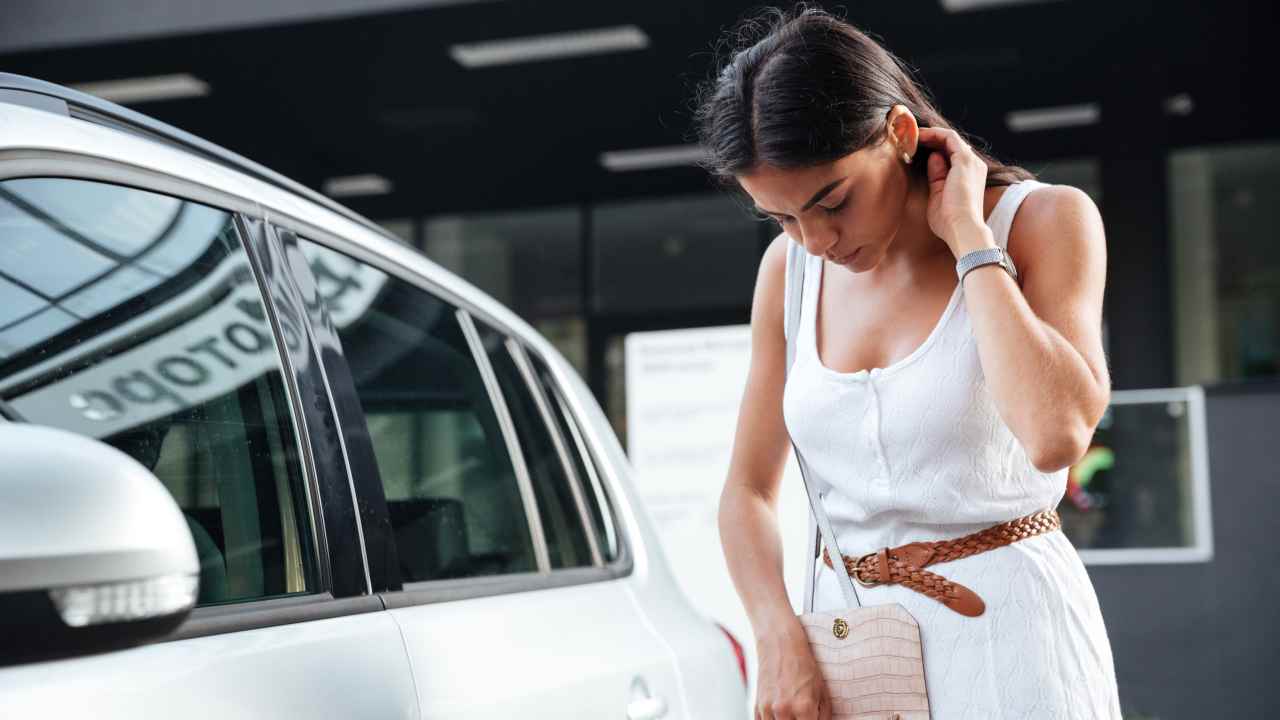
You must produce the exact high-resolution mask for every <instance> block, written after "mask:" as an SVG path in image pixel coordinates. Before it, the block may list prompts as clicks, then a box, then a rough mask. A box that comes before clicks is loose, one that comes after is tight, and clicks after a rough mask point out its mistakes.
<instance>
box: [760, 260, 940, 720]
mask: <svg viewBox="0 0 1280 720" xmlns="http://www.w3.org/2000/svg"><path fill="white" fill-rule="evenodd" d="M788 242H789V245H788V248H787V284H788V288H787V290H788V291H787V303H788V307H787V309H786V313H785V315H786V318H785V320H786V336H787V371H788V372H790V369H791V363H792V360H793V359H794V357H795V345H796V340H795V336H796V334H797V333H798V332H799V326H800V323H799V319H800V306H801V303H802V301H803V298H804V271H803V268H804V262H805V259H806V257H807V253H805V252H804V251H803V250H802V249H800V248H799V247H798V246H797V245H796V243H795V242H794V241H791V240H789V241H788ZM792 449H793V450H794V451H795V454H796V460H797V461H798V462H799V464H800V477H801V480H802V482H803V483H804V489H805V494H806V495H808V496H809V507H810V509H811V510H812V513H811V514H810V517H809V533H808V537H811V538H813V545H812V546H810V549H809V553H808V556H809V557H808V571H807V572H808V574H807V575H806V578H805V594H804V610H805V611H804V612H803V613H801V614H800V615H799V616H798V617H799V619H800V623H801V624H802V625H803V626H804V630H805V634H806V635H807V636H808V639H809V647H810V648H811V649H812V650H813V657H814V659H815V660H816V661H817V663H818V668H819V670H820V671H821V673H822V676H823V679H824V680H825V681H826V685H827V690H828V692H829V693H830V702H831V717H832V720H845V719H847V720H854V719H855V718H856V719H857V720H927V718H928V717H929V698H928V694H927V692H926V690H925V683H924V654H923V648H922V646H921V644H920V626H919V625H918V624H917V623H916V620H915V618H913V617H911V614H910V613H908V612H907V610H906V608H904V607H902V606H901V605H899V604H897V603H892V604H886V605H876V606H872V607H863V606H862V602H861V601H860V600H859V599H858V592H857V589H856V588H854V586H853V579H852V578H851V577H850V576H849V571H848V568H846V567H845V564H844V563H843V562H835V563H833V564H832V568H833V569H834V570H835V571H836V574H837V575H838V576H839V578H840V590H841V592H842V593H843V594H844V599H845V604H846V606H847V607H846V608H845V609H843V610H835V611H832V612H814V611H813V591H814V588H813V585H814V577H813V575H814V572H813V571H814V568H815V566H816V563H817V555H818V550H819V545H818V542H819V540H824V541H825V542H826V545H827V547H828V548H829V549H830V552H832V553H835V557H836V558H841V557H843V556H842V555H840V548H839V546H838V545H837V544H836V538H835V533H833V532H832V531H831V523H830V522H829V520H828V518H827V513H826V511H825V510H824V509H823V506H822V493H818V494H817V495H816V496H815V495H814V489H813V487H812V486H811V485H810V484H809V479H808V475H809V473H808V467H807V466H806V465H805V462H804V457H803V456H802V455H801V454H800V449H799V448H798V447H796V446H795V443H794V442H793V443H792ZM815 520H816V522H817V532H815V529H814V522H815Z"/></svg>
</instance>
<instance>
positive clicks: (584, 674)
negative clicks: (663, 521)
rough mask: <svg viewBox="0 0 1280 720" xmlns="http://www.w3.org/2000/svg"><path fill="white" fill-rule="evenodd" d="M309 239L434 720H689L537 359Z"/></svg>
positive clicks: (470, 315) (438, 297)
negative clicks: (624, 578) (375, 479)
mask: <svg viewBox="0 0 1280 720" xmlns="http://www.w3.org/2000/svg"><path fill="white" fill-rule="evenodd" d="M300 243H301V246H302V248H303V251H304V255H306V256H307V257H308V258H309V261H310V264H311V266H312V268H313V269H314V271H315V275H316V279H317V282H318V283H319V284H320V285H321V286H322V287H324V286H327V287H324V289H322V291H321V292H320V293H319V294H320V295H321V296H323V297H324V298H325V299H326V303H327V304H328V305H330V307H331V314H332V316H333V318H334V319H333V325H334V326H335V327H337V328H338V334H339V335H340V337H341V349H342V354H343V357H344V358H345V360H346V362H347V363H348V364H349V367H350V376H351V377H352V378H353V380H354V388H355V391H356V393H357V395H358V406H359V407H360V410H361V412H362V413H363V416H364V420H365V426H366V428H367V434H364V435H360V436H356V435H353V436H352V437H349V438H348V440H347V442H348V445H349V446H350V445H352V444H355V443H358V442H360V441H361V440H365V441H367V442H370V443H371V444H372V447H373V454H374V456H375V457H376V462H377V474H378V475H379V478H380V483H379V484H380V490H381V493H382V495H383V497H382V498H379V499H377V500H376V501H375V502H374V504H377V503H378V502H382V501H385V507H386V508H387V513H388V520H389V523H390V526H391V528H392V532H391V535H392V538H393V542H394V545H395V553H394V555H395V556H396V558H397V560H396V565H395V568H394V572H392V573H389V576H388V581H387V585H386V587H385V588H382V590H383V592H382V598H383V600H384V602H385V603H386V604H387V606H388V608H389V609H390V613H391V615H392V616H393V617H394V618H395V619H396V621H397V623H398V624H399V626H400V628H401V630H402V632H403V635H404V639H405V645H406V647H407V650H408V653H409V657H410V661H411V663H412V666H413V673H414V680H415V682H416V685H417V692H418V699H419V703H420V704H421V707H422V713H423V716H424V717H431V718H457V719H459V720H461V719H464V718H465V719H467V720H472V719H477V718H508V717H628V718H632V719H633V720H645V719H649V718H680V717H684V714H683V712H682V706H681V704H680V700H679V688H678V680H677V677H676V673H675V669H674V663H673V659H672V657H671V655H670V652H669V650H668V649H667V648H666V646H664V645H663V643H662V642H661V641H660V639H659V638H657V637H656V636H655V635H654V634H653V632H652V631H651V627H650V625H649V624H648V623H647V621H646V620H645V618H644V616H643V615H642V614H641V613H639V612H638V611H637V608H636V606H635V604H634V602H633V600H632V598H631V596H630V595H629V593H628V592H627V590H626V588H625V586H624V585H623V583H622V582H621V581H619V580H618V577H619V576H620V575H624V574H625V573H627V572H630V569H631V564H630V563H629V561H628V560H629V558H627V557H626V556H625V554H623V553H622V552H620V550H621V549H622V548H624V547H625V542H624V541H622V540H621V536H622V533H621V532H619V531H616V530H615V531H614V535H613V536H612V543H610V542H609V541H608V540H606V539H603V538H604V533H603V532H599V533H598V532H596V531H595V530H594V529H592V528H594V527H596V526H597V525H599V523H595V522H594V521H592V520H590V519H589V518H590V517H591V515H592V510H591V503H592V502H594V499H593V497H594V496H593V495H592V494H591V492H590V491H589V490H588V489H585V488H584V485H583V482H582V478H580V477H579V476H578V469H577V468H576V467H575V464H574V462H573V460H572V455H571V453H574V452H577V449H576V448H575V447H574V446H573V445H572V441H571V440H570V439H568V438H565V437H563V436H562V434H561V432H560V430H559V428H557V427H556V425H555V424H554V422H553V421H552V419H551V415H549V410H550V406H549V405H548V404H547V401H548V398H547V397H546V396H545V395H544V394H542V392H541V390H540V389H539V387H538V386H537V384H536V383H533V382H532V375H531V372H530V366H529V362H528V358H527V356H526V355H525V352H524V350H523V348H522V347H521V346H520V345H519V344H518V343H516V342H515V341H514V340H513V339H512V338H511V337H509V335H508V334H507V333H506V332H504V331H503V330H501V329H500V328H499V327H498V325H497V323H496V322H491V321H489V320H488V319H484V318H477V317H476V316H475V314H474V312H473V311H470V310H468V309H466V308H464V307H463V306H462V303H461V302H457V301H455V302H450V301H447V300H445V299H444V297H442V293H441V292H439V291H438V290H436V289H435V288H434V287H433V286H432V284H431V283H430V282H429V281H428V280H426V279H425V278H424V277H422V276H420V275H417V274H415V273H414V272H413V271H412V270H411V269H410V268H406V267H404V266H403V265H399V264H395V263H391V262H382V263H378V264H377V265H374V264H373V263H372V262H367V261H365V260H357V259H355V258H354V257H352V256H350V255H347V254H344V253H340V252H337V251H335V250H334V249H332V248H329V247H325V246H321V245H318V244H316V243H313V242H310V241H307V240H301V241H300ZM370 288H374V289H375V290H374V291H370ZM357 487H358V488H363V487H367V484H362V483H361V482H360V481H357ZM392 576H394V577H392Z"/></svg>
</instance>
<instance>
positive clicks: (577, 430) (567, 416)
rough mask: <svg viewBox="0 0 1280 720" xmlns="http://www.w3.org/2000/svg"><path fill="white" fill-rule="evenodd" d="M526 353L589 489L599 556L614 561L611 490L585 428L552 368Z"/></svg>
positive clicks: (615, 538)
mask: <svg viewBox="0 0 1280 720" xmlns="http://www.w3.org/2000/svg"><path fill="white" fill-rule="evenodd" d="M527 356H528V358H529V362H530V365H532V367H533V371H534V375H535V376H536V377H537V380H538V383H539V384H540V385H541V387H542V389H543V392H545V393H546V395H547V397H549V398H550V399H551V405H552V414H553V415H554V416H555V419H556V424H557V427H558V428H559V430H560V433H561V435H562V436H564V437H565V438H568V439H569V443H568V444H569V450H570V452H569V454H570V457H571V458H572V459H573V463H574V467H575V468H576V470H577V473H578V478H579V479H581V480H582V484H583V485H584V486H585V487H586V488H588V492H586V504H587V509H588V511H589V513H590V515H591V528H592V531H593V532H594V533H595V535H596V545H597V546H598V547H599V548H600V555H601V557H602V559H603V560H604V562H606V563H607V562H612V561H613V560H616V559H617V558H618V542H619V541H618V530H617V524H616V523H615V522H614V513H613V512H612V507H611V505H610V501H609V496H608V493H607V492H605V489H604V484H603V482H602V481H601V479H600V473H599V468H597V466H596V465H595V463H594V462H593V461H592V457H591V453H590V452H589V451H588V449H587V444H586V440H585V439H584V437H583V435H582V429H581V427H580V426H579V425H578V421H577V418H575V417H574V416H573V413H572V412H571V411H570V410H569V404H568V403H567V402H565V399H564V395H563V394H562V393H561V392H560V387H559V385H557V384H556V382H555V378H554V377H553V376H552V375H551V370H550V368H548V367H547V365H546V363H544V362H543V361H542V358H540V357H538V356H537V355H536V354H535V353H532V352H528V353H527Z"/></svg>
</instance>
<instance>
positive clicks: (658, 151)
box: [600, 145, 706, 172]
mask: <svg viewBox="0 0 1280 720" xmlns="http://www.w3.org/2000/svg"><path fill="white" fill-rule="evenodd" d="M704 155H706V152H705V151H704V150H703V149H702V146H700V145H669V146H667V147H654V148H642V149H639V150H611V151H609V152H605V153H600V164H601V165H603V166H605V168H607V169H609V170H612V171H613V172H627V171H630V170H651V169H653V168H664V167H675V166H678V165H693V164H695V163H697V162H698V160H700V159H702V157H703V156H704Z"/></svg>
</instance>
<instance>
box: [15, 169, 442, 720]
mask: <svg viewBox="0 0 1280 720" xmlns="http://www.w3.org/2000/svg"><path fill="white" fill-rule="evenodd" d="M30 167H31V166H30V165H28V168H30ZM60 167H61V168H62V171H63V174H65V170H66V168H67V167H68V163H66V162H64V163H63V164H62V165H61V166H60ZM4 170H5V166H4V165H3V164H0V178H3V177H4ZM28 172H29V170H28ZM95 172H96V173H98V174H100V175H101V174H104V173H105V174H109V172H108V171H107V170H104V168H103V165H102V164H98V165H96V166H95ZM133 177H134V182H136V181H137V175H136V173H135V174H134V176H133ZM156 182H158V183H159V182H161V181H158V180H157V181H156ZM172 186H173V188H177V187H179V186H180V183H178V182H177V181H174V182H173V183H172ZM205 194H208V193H207V192H206V193H205ZM0 228H3V230H0V400H3V404H4V407H5V409H6V415H8V416H9V418H10V419H11V420H15V421H19V422H29V423H37V424H42V425H48V426H53V427H58V428H62V429H65V430H70V431H74V432H77V433H81V434H84V435H87V436H90V437H93V438H96V439H98V440H100V441H102V442H104V443H107V444H110V445H113V446H114V447H116V448H117V449H119V450H121V451H123V452H125V453H127V454H129V455H130V456H132V457H133V458H134V459H135V460H137V461H138V462H140V463H142V464H143V465H144V466H146V467H147V468H148V469H149V470H150V471H151V472H152V473H153V474H154V475H155V476H156V478H157V479H158V480H159V481H160V482H161V483H163V484H164V486H165V487H166V488H167V489H168V490H169V491H170V492H171V493H172V495H173V497H174V499H175V500H176V501H177V503H178V505H179V506H180V507H181V509H182V511H183V513H184V515H185V516H186V519H187V523H188V526H189V528H190V530H191V533H192V537H193V539H194V541H195V546H196V548H197V553H198V556H199V560H200V586H199V596H198V597H199V601H198V602H199V604H198V607H197V608H196V609H195V610H194V611H193V613H192V614H191V616H190V617H189V618H188V620H187V621H186V622H185V623H184V625H182V626H181V627H179V629H178V630H177V632H176V633H175V635H174V636H173V637H171V638H169V639H167V640H165V641H162V642H158V643H155V644H151V645H147V646H143V647H137V648H132V649H129V650H123V651H118V652H111V653H105V654H101V655H96V656H91V657H81V658H73V659H65V660H59V661H54V662H42V663H35V664H28V665H10V666H8V667H0V717H36V716H41V717H99V718H104V717H105V718H111V717H118V718H147V717H166V718H167V717H191V718H206V717H207V718H227V717H272V718H312V717H379V718H395V717H401V718H412V717H416V716H417V714H418V708H417V698H416V695H415V693H414V691H413V679H412V676H411V673H410V670H409V665H408V659H407V657H406V655H405V652H404V648H403V642H402V640H401V637H400V633H399V629H398V627H397V626H396V623H395V620H394V619H393V618H392V617H391V616H390V615H389V614H388V613H386V612H385V611H384V610H383V608H382V605H381V602H380V601H379V600H378V598H377V597H376V596H374V595H372V594H371V593H370V587H369V585H370V583H369V579H368V573H367V572H366V571H365V570H364V567H363V560H362V557H363V551H362V548H361V546H360V539H359V535H358V532H356V526H355V525H354V524H353V523H351V522H347V521H344V519H343V518H344V517H350V516H351V515H352V512H351V506H352V499H351V492H350V485H349V482H348V481H347V478H346V473H345V468H344V467H343V466H342V464H341V458H340V457H338V458H337V459H336V460H335V448H336V449H337V450H340V447H339V446H338V444H337V443H338V441H339V438H338V434H337V432H336V429H335V428H334V423H333V422H332V417H331V413H330V411H329V409H328V406H327V405H326V404H324V403H318V402H315V400H316V399H317V398H321V399H322V398H323V397H324V396H323V390H322V388H318V387H317V385H316V382H315V378H314V377H313V376H312V375H309V374H308V372H309V371H308V370H307V369H306V367H305V366H307V365H308V362H309V363H310V366H314V365H315V363H314V357H313V356H314V348H313V346H312V344H311V343H310V341H309V339H308V337H309V331H308V329H307V327H306V325H305V323H302V322H300V319H301V318H300V315H299V313H298V312H284V310H285V309H287V308H289V307H291V306H295V307H296V305H297V304H296V302H292V301H291V299H290V290H289V287H288V285H287V283H283V284H282V278H281V276H280V275H279V274H278V273H276V272H274V270H273V268H272V266H271V262H270V261H271V254H270V253H269V252H268V251H269V248H267V247H266V246H265V245H262V244H261V243H257V244H255V243H252V242H250V241H253V240H254V239H255V238H256V239H258V240H261V239H262V236H261V235H260V234H257V235H255V233H254V231H253V224H252V223H250V222H247V221H246V220H245V218H243V217H242V216H238V215H237V214H235V213H234V212H232V211H229V210H225V209H221V208H217V207H212V206H210V205H208V204H202V203H196V202H192V201H189V200H186V199H184V198H182V197H179V196H176V195H175V194H173V191H171V192H170V193H168V194H166V193H160V192H152V191H147V190H142V189H138V188H136V187H125V186H123V185H118V184H113V183H110V182H105V181H101V180H95V181H90V180H79V179H72V178H67V177H23V178H16V179H3V180H0ZM264 288H270V289H271V292H270V296H271V300H270V301H269V302H268V301H265V300H264V294H263V289H264ZM295 295H296V293H295ZM304 397H309V398H310V401H308V402H303V401H302V400H303V398H304ZM0 462H2V459H0ZM335 462H336V463H337V465H336V467H335ZM0 481H2V480H0ZM137 520H138V522H146V521H147V519H146V518H144V517H140V518H138V519H137ZM3 652H4V651H3V649H0V657H2V656H3Z"/></svg>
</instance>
